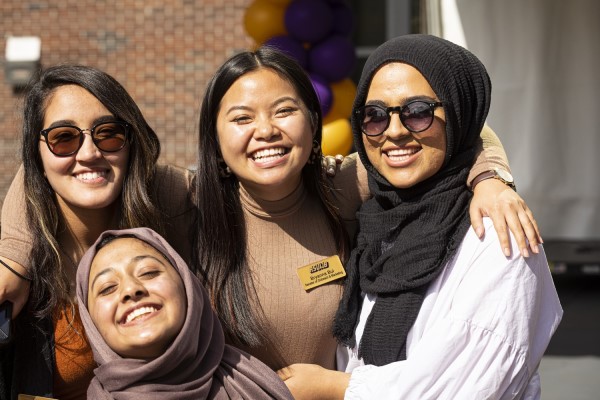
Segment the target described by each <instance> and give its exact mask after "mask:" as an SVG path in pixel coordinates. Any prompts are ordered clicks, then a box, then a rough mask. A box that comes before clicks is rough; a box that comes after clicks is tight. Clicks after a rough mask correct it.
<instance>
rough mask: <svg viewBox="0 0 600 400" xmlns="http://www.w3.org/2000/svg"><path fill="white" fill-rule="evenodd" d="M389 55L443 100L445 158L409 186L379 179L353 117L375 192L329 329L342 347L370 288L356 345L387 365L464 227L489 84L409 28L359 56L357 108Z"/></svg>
mask: <svg viewBox="0 0 600 400" xmlns="http://www.w3.org/2000/svg"><path fill="white" fill-rule="evenodd" d="M390 62H402V63H406V64H409V65H412V66H413V67H415V68H416V69H417V70H419V71H420V72H421V74H423V76H424V77H425V78H426V79H427V81H428V82H429V84H430V85H431V87H432V88H433V90H434V91H435V93H436V95H437V96H438V98H439V99H440V100H441V101H442V102H444V112H445V115H446V139H447V148H446V158H445V161H444V164H443V166H442V168H441V169H440V171H438V172H437V173H436V174H435V175H434V176H432V177H431V178H429V179H427V180H425V181H422V182H420V183H417V184H416V185H414V186H412V187H411V188H408V189H398V188H395V187H394V186H393V185H391V184H390V183H389V182H388V181H387V180H386V179H385V178H384V177H383V176H381V175H380V174H379V173H378V172H377V170H376V169H375V168H374V167H373V165H372V164H371V163H370V162H369V159H368V157H367V155H366V152H365V149H364V146H363V142H362V133H361V131H360V121H358V119H357V118H356V117H355V115H354V114H353V116H352V130H353V134H354V143H355V146H356V147H357V150H358V153H359V155H360V157H361V160H362V162H363V163H364V165H365V167H366V168H367V171H368V173H369V188H370V190H371V193H372V195H373V197H372V199H370V200H369V201H367V202H366V203H365V204H364V205H363V207H362V208H361V210H360V212H359V213H358V214H357V216H358V221H359V235H358V238H357V246H356V248H355V249H354V250H353V251H352V253H351V255H350V259H349V261H348V263H347V273H348V276H347V278H346V287H345V289H344V295H343V298H342V300H341V302H340V307H339V309H338V312H337V314H336V319H335V323H334V334H335V336H336V337H337V338H338V340H339V341H340V342H341V343H343V344H345V345H347V346H350V347H354V346H356V345H357V343H355V339H354V330H355V328H356V324H357V322H358V317H359V314H360V308H361V302H362V296H361V293H362V292H364V293H370V294H376V295H377V301H376V303H375V305H374V307H373V310H372V312H371V314H370V315H369V318H368V320H367V322H366V326H365V330H364V333H363V337H362V340H361V343H360V345H359V356H360V357H362V358H363V360H364V361H365V363H367V364H374V365H385V364H388V363H391V362H394V361H398V360H403V359H405V358H406V336H407V334H408V332H409V330H410V329H411V327H412V325H413V323H414V321H415V319H416V317H417V315H418V313H419V310H420V308H421V304H422V303H423V299H424V295H425V293H426V291H427V289H428V287H429V284H430V283H431V282H432V281H433V280H434V279H435V278H436V277H437V276H438V275H439V274H440V272H441V271H442V269H443V267H444V266H445V265H446V263H447V262H448V261H449V260H450V259H451V258H452V256H453V255H454V254H455V253H456V250H457V249H458V247H459V245H460V243H461V242H462V239H463V238H464V236H465V234H466V232H467V230H468V229H469V226H470V219H469V214H468V206H469V201H470V199H471V193H470V191H469V190H468V188H467V187H466V184H465V182H466V179H467V175H468V173H469V169H470V167H471V165H472V163H473V160H474V148H475V143H476V140H477V138H478V137H479V133H480V131H481V129H482V127H483V124H484V121H485V117H486V116H487V111H488V109H489V103H490V92H491V83H490V80H489V77H488V75H487V72H486V70H485V68H484V67H483V65H482V64H481V63H480V62H479V60H477V58H475V57H474V56H473V55H472V54H471V53H469V52H468V51H467V50H465V49H463V48H462V47H460V46H457V45H454V44H452V43H450V42H448V41H446V40H443V39H440V38H437V37H434V36H428V35H407V36H402V37H398V38H395V39H392V40H390V41H388V42H386V43H384V44H383V45H382V46H380V47H379V48H378V49H377V50H375V52H373V54H371V56H370V57H369V59H368V60H367V63H366V64H365V67H364V69H363V73H362V76H361V79H360V82H359V84H358V87H357V96H356V99H355V101H354V109H356V108H358V107H359V106H362V105H363V104H364V103H365V99H366V96H367V93H368V90H369V85H370V82H371V79H372V78H373V75H374V74H375V73H376V72H377V70H378V69H379V68H380V67H381V66H383V65H385V64H388V63H390Z"/></svg>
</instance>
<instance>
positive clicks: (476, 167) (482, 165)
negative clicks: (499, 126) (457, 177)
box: [467, 125, 510, 187]
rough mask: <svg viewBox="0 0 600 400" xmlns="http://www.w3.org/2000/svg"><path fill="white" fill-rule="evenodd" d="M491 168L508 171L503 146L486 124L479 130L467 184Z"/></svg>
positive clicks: (469, 184)
mask: <svg viewBox="0 0 600 400" xmlns="http://www.w3.org/2000/svg"><path fill="white" fill-rule="evenodd" d="M493 168H501V169H504V170H506V171H508V172H510V166H509V165H508V159H507V157H506V153H505V152H504V147H502V143H501V142H500V139H499V138H498V136H497V135H496V133H495V132H494V131H493V130H492V128H490V127H489V126H488V125H485V126H484V127H483V129H482V130H481V136H480V140H479V142H478V148H477V158H476V159H475V163H474V164H473V167H472V168H471V172H469V177H468V178H467V185H468V186H469V187H471V183H472V182H473V179H475V177H477V175H479V174H481V173H482V172H486V171H490V170H492V169H493Z"/></svg>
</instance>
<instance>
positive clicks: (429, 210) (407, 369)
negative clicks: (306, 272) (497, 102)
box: [280, 35, 562, 400]
mask: <svg viewBox="0 0 600 400" xmlns="http://www.w3.org/2000/svg"><path fill="white" fill-rule="evenodd" d="M490 97H491V83H490V79H489V77H488V75H487V72H486V70H485V68H484V66H483V65H482V64H481V63H480V62H479V60H477V59H476V58H475V56H473V55H472V54H471V53H469V52H468V51H467V50H465V49H464V48H462V47H460V46H458V45H455V44H453V43H451V42H448V41H446V40H444V39H440V38H437V37H435V36H428V35H407V36H402V37H398V38H395V39H391V40H390V41H388V42H386V43H385V44H383V45H382V46H380V47H379V48H378V49H376V50H375V51H374V52H373V53H372V54H371V56H370V57H369V58H368V60H367V62H366V64H365V67H364V69H363V73H362V76H361V79H360V82H359V84H358V86H357V96H356V99H355V101H354V109H355V110H356V112H355V113H354V114H353V116H352V130H353V134H354V139H355V144H356V147H357V150H358V153H359V155H360V157H361V160H362V161H363V163H364V165H365V167H366V169H367V171H368V174H369V184H370V187H371V189H372V192H373V198H371V199H370V200H368V201H367V202H365V204H363V206H362V207H361V210H360V211H359V213H358V220H359V226H360V232H359V234H358V238H357V246H356V247H355V249H354V250H353V251H352V253H351V255H350V259H349V261H348V263H347V271H348V277H347V278H346V285H345V288H344V296H343V298H342V301H341V302H340V307H339V309H338V312H337V315H336V318H335V324H334V333H335V335H336V337H337V339H338V340H339V341H340V343H342V344H344V345H346V346H347V347H345V348H344V347H340V351H339V357H338V368H339V369H340V370H341V371H340V372H338V371H327V370H325V369H323V368H321V367H318V366H314V365H293V366H291V367H289V368H287V369H284V370H281V371H280V376H281V377H282V378H283V379H285V380H286V383H287V384H288V387H290V389H291V391H292V394H293V395H294V398H296V399H315V398H327V399H342V398H345V399H382V400H385V399H483V398H486V399H488V398H493V399H513V398H519V399H538V398H539V397H540V380H539V376H538V375H537V368H538V365H539V363H540V361H541V358H542V355H543V354H544V351H545V349H546V346H547V345H548V343H549V341H550V338H551V337H552V334H553V333H554V331H555V330H556V328H557V326H558V324H559V322H560V319H561V317H562V309H561V306H560V302H559V299H558V296H557V293H556V290H555V288H554V285H553V282H552V276H551V274H550V270H549V268H548V263H547V261H546V258H545V255H544V253H543V250H540V253H537V254H532V255H530V256H529V257H525V256H524V255H523V254H522V253H521V252H520V250H519V248H518V247H517V246H515V244H514V243H513V247H512V255H511V256H510V257H506V256H505V255H504V254H503V252H502V251H501V250H500V248H498V246H497V243H496V242H497V238H498V236H497V234H496V232H495V230H494V227H493V226H492V224H491V221H489V220H485V227H486V237H485V238H484V239H483V240H480V239H479V238H478V237H477V235H476V234H475V231H474V230H473V229H472V228H471V221H470V218H469V212H468V209H469V202H470V200H471V197H472V194H471V193H470V191H469V190H468V189H467V187H466V186H465V185H464V180H465V178H466V176H467V175H468V173H469V169H470V168H471V165H472V163H473V160H474V158H475V154H474V148H475V145H476V142H477V140H478V137H479V132H480V131H481V128H482V127H483V124H484V121H485V118H486V116H487V112H488V109H489V106H490ZM416 101H422V102H424V104H421V105H420V106H419V107H420V108H421V106H422V109H429V110H433V118H432V119H430V118H427V119H426V120H425V119H423V120H421V121H419V120H411V119H410V118H407V117H406V114H403V113H404V111H405V110H406V109H407V108H408V109H410V108H411V107H415V102H416ZM390 110H391V111H399V112H400V117H399V118H398V116H397V115H396V114H395V113H393V114H392V115H393V116H392V118H391V121H389V123H388V122H385V123H383V122H381V121H380V120H383V119H384V118H385V117H383V116H384V115H385V114H387V112H388V111H390ZM342 371H343V372H342Z"/></svg>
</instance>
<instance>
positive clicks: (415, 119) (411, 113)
mask: <svg viewBox="0 0 600 400" xmlns="http://www.w3.org/2000/svg"><path fill="white" fill-rule="evenodd" d="M400 119H401V120H402V123H403V124H404V126H406V128H407V129H408V130H409V131H411V132H422V131H424V130H425V129H427V128H429V127H430V126H431V123H432V122H433V108H432V107H431V106H430V105H429V104H428V103H425V102H424V101H415V102H412V103H409V104H407V105H406V106H405V107H404V109H402V114H401V115H400Z"/></svg>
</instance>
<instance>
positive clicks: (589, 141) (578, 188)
mask: <svg viewBox="0 0 600 400" xmlns="http://www.w3.org/2000/svg"><path fill="white" fill-rule="evenodd" d="M432 1H433V2H434V3H435V2H437V7H429V9H430V10H433V14H435V13H436V12H439V16H438V17H437V21H438V24H435V23H434V24H433V28H432V29H433V31H431V32H430V33H434V34H439V35H440V36H444V37H446V38H448V39H449V40H452V41H455V42H457V43H459V44H461V45H465V46H466V47H468V48H469V49H470V50H471V51H472V52H473V53H475V54H476V55H477V56H478V57H479V58H480V59H481V60H482V61H483V63H484V64H485V65H486V67H487V69H488V71H489V73H490V76H491V78H492V85H493V92H492V107H491V111H490V115H489V118H488V123H489V125H490V126H491V127H492V128H494V130H495V131H496V132H497V133H498V134H499V136H500V139H501V140H502V143H503V144H504V146H505V149H506V151H507V153H508V157H509V161H510V164H511V167H512V170H513V175H514V176H515V179H516V183H517V189H518V191H519V193H520V194H521V196H523V197H524V198H525V200H526V201H527V203H528V204H529V206H530V207H531V209H532V210H533V212H534V214H535V216H536V219H537V221H538V223H539V225H540V228H541V231H542V235H543V237H544V238H545V239H569V240H571V239H573V240H598V239H600V177H599V176H598V174H599V173H600V72H599V67H598V66H599V65H600V2H599V1H597V0H570V1H563V0H525V1H523V0H501V1H499V0H432ZM430 5H431V3H430ZM428 18H431V17H430V15H428ZM432 20H433V21H436V18H435V17H433V18H432ZM461 21H462V25H461ZM436 28H437V29H438V31H436V30H435V29H436Z"/></svg>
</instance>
